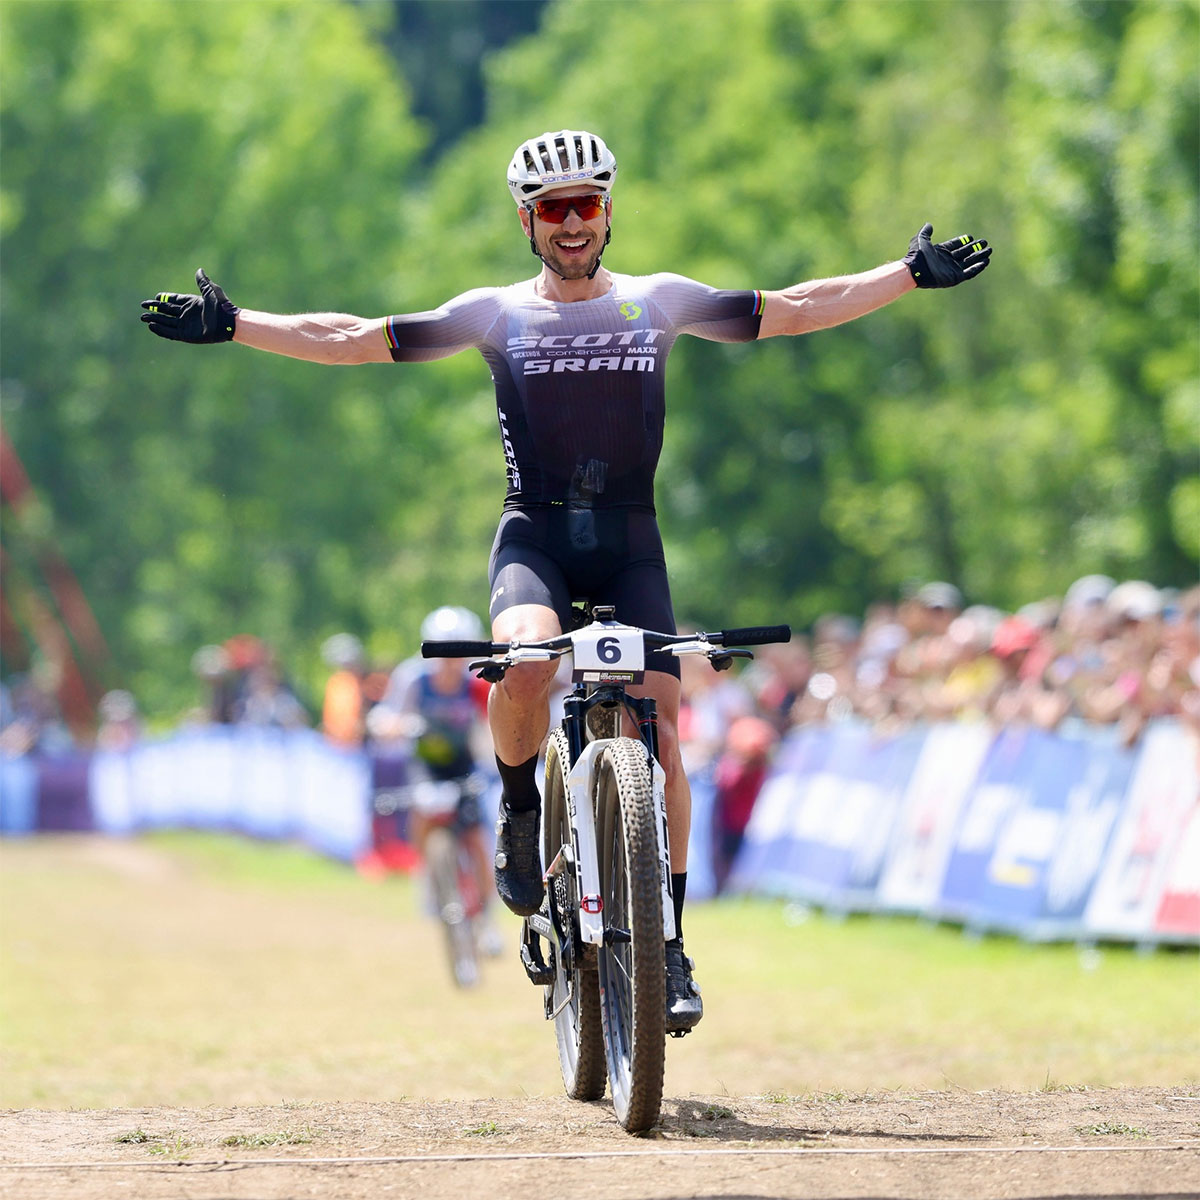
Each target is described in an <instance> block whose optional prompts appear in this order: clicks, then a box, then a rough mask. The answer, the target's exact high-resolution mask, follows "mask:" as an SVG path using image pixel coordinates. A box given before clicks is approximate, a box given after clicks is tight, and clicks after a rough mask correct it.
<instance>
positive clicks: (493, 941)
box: [375, 605, 500, 954]
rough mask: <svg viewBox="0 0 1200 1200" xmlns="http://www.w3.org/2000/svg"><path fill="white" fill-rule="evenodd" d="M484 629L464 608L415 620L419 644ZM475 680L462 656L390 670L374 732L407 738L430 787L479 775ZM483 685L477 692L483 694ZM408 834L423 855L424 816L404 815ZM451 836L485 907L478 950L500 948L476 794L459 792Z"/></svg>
mask: <svg viewBox="0 0 1200 1200" xmlns="http://www.w3.org/2000/svg"><path fill="white" fill-rule="evenodd" d="M483 636H484V634H483V625H482V623H481V622H480V620H479V618H478V617H477V616H476V615H475V614H474V613H473V612H471V610H470V609H467V608H458V607H452V606H449V605H447V606H444V607H442V608H438V609H435V610H434V611H433V612H431V613H430V614H429V615H428V616H427V617H426V618H425V620H424V621H423V622H422V623H421V640H422V641H427V642H444V641H480V640H482V638H483ZM477 684H480V681H477V680H476V679H474V678H473V677H472V675H471V673H470V672H469V671H468V670H467V662H466V660H465V659H461V658H434V659H428V660H422V659H416V660H412V661H410V662H406V663H401V665H400V666H399V667H397V668H396V670H395V671H394V672H393V675H392V681H391V682H390V684H389V686H388V691H387V693H386V694H385V696H384V698H383V700H382V702H381V704H380V707H381V708H382V709H383V710H384V713H385V714H386V715H385V716H384V717H379V718H376V721H375V727H376V728H382V727H384V721H386V720H387V719H389V718H390V720H391V724H392V727H393V728H394V729H395V730H396V731H399V732H402V733H405V734H407V735H408V736H410V737H411V738H412V744H413V751H414V757H415V763H416V766H417V770H418V771H419V772H420V773H421V774H423V775H424V776H426V777H427V778H429V779H432V780H434V781H436V782H439V783H441V782H455V783H460V782H465V781H467V780H470V779H472V778H474V777H477V776H478V774H479V765H478V753H477V745H476V732H477V730H479V727H480V724H481V720H482V716H483V704H484V703H486V695H487V692H486V688H487V685H486V684H481V687H480V686H477ZM481 688H482V690H481ZM409 820H410V825H409V837H410V840H411V842H412V844H413V845H414V846H415V847H416V848H417V850H419V851H420V852H421V856H422V858H424V857H425V839H426V836H427V835H428V832H429V828H430V826H429V819H428V818H427V817H426V816H425V815H424V814H423V813H422V812H421V811H420V810H419V809H418V808H414V809H412V810H411V811H410V813H409ZM454 832H455V834H456V836H457V837H458V838H459V840H460V841H461V842H462V844H463V845H464V846H465V847H466V849H467V853H468V855H469V857H470V859H471V864H472V866H473V868H474V874H475V879H476V882H477V885H478V889H479V895H480V899H481V903H482V906H483V912H482V913H481V915H480V918H479V921H478V923H477V928H478V930H479V945H480V949H481V950H483V951H484V953H486V954H496V953H498V952H499V950H500V941H499V933H498V931H497V930H496V928H495V926H494V925H493V924H492V922H491V920H490V918H489V915H488V907H489V904H488V901H489V899H490V897H491V893H492V878H491V876H492V864H491V862H490V860H489V858H488V852H487V846H486V843H485V840H484V836H483V812H482V809H481V808H480V803H479V789H475V788H470V787H464V788H463V789H462V794H461V796H460V798H459V801H458V811H457V813H456V815H455V818H454Z"/></svg>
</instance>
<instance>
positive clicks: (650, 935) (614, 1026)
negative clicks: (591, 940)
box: [594, 737, 666, 1133]
mask: <svg viewBox="0 0 1200 1200" xmlns="http://www.w3.org/2000/svg"><path fill="white" fill-rule="evenodd" d="M594 801H595V806H596V827H597V836H598V841H599V854H600V884H601V888H602V889H603V895H604V922H605V926H606V927H609V928H614V929H618V930H620V931H628V939H629V940H628V941H624V940H617V939H614V940H612V941H607V942H606V944H605V945H603V946H601V947H600V953H599V977H600V1010H601V1017H602V1023H603V1033H604V1042H605V1049H606V1053H607V1059H608V1075H609V1087H610V1088H611V1090H612V1097H613V1108H614V1109H615V1110H616V1114H617V1119H618V1120H619V1121H620V1122H621V1125H622V1126H623V1127H624V1128H625V1129H626V1130H628V1131H629V1132H630V1133H639V1132H642V1131H644V1130H647V1129H649V1128H650V1127H651V1126H652V1125H654V1123H655V1122H656V1121H657V1120H658V1115H659V1110H660V1108H661V1106H662V1090H663V1069H664V1063H665V1058H666V964H665V961H664V941H663V902H662V880H661V878H660V868H659V855H658V826H657V814H656V811H655V804H654V792H653V786H652V783H651V774H650V765H649V763H648V761H647V756H646V748H645V746H643V745H642V744H641V743H640V742H639V741H636V740H635V739H633V738H624V737H623V738H617V739H616V740H614V741H613V742H612V743H611V744H610V745H609V746H607V747H606V748H605V750H604V752H603V753H602V754H601V756H600V760H599V764H598V770H597V773H596V790H595V796H594Z"/></svg>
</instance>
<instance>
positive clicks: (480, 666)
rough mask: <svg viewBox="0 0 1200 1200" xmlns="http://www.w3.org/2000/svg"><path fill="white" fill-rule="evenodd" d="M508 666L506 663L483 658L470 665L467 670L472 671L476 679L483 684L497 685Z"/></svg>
mask: <svg viewBox="0 0 1200 1200" xmlns="http://www.w3.org/2000/svg"><path fill="white" fill-rule="evenodd" d="M509 665H510V664H508V663H498V662H494V661H493V660H492V659H490V658H485V659H482V660H481V661H479V662H473V663H471V665H470V666H469V667H468V668H467V670H468V671H474V672H475V673H476V675H477V676H478V678H480V679H482V680H483V681H484V682H485V683H499V682H500V681H501V680H502V679H503V678H504V676H505V674H506V673H507V671H508V668H509Z"/></svg>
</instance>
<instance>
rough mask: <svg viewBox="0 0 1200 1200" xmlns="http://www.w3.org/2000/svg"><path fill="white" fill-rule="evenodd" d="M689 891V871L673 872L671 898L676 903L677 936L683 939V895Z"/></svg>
mask: <svg viewBox="0 0 1200 1200" xmlns="http://www.w3.org/2000/svg"><path fill="white" fill-rule="evenodd" d="M686 891H687V872H686V871H680V872H679V874H678V875H676V874H675V872H674V871H672V872H671V900H672V901H673V902H674V905H675V936H676V937H677V938H678V939H679V940H680V941H682V940H683V897H684V893H685V892H686Z"/></svg>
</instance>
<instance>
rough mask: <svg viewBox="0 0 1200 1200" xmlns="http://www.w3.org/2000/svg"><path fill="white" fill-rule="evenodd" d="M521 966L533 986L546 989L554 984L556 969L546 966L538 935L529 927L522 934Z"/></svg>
mask: <svg viewBox="0 0 1200 1200" xmlns="http://www.w3.org/2000/svg"><path fill="white" fill-rule="evenodd" d="M521 966H523V967H524V968H525V974H526V975H528V976H529V982H530V983H532V984H537V985H538V986H541V987H545V986H546V985H547V984H551V983H553V982H554V968H553V967H550V966H547V965H546V960H545V958H543V957H542V948H541V946H540V945H539V944H538V937H537V934H535V933H534V932H533V930H532V929H530V928H529V926H528V925H526V926H525V928H524V930H523V931H522V933H521Z"/></svg>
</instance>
